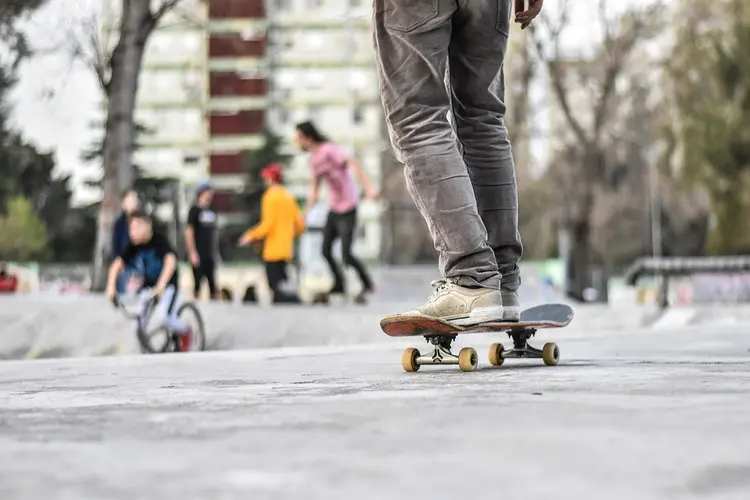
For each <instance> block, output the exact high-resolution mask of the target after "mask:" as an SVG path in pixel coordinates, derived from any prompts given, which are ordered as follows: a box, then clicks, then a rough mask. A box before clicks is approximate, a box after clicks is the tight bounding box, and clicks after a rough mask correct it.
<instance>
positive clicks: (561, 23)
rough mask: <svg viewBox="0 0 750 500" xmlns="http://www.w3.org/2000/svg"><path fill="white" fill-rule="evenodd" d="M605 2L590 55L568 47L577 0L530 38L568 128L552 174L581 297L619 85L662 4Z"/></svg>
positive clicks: (571, 275)
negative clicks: (615, 7)
mask: <svg viewBox="0 0 750 500" xmlns="http://www.w3.org/2000/svg"><path fill="white" fill-rule="evenodd" d="M608 3H609V2H607V1H606V0H599V1H598V11H597V13H598V23H597V25H598V27H599V28H600V29H601V30H602V40H601V42H600V44H599V46H597V47H596V50H593V51H590V53H589V54H586V55H578V56H572V55H571V54H569V53H568V54H566V53H565V51H564V48H563V40H564V38H565V37H566V35H568V34H569V33H570V32H571V23H570V21H571V18H572V15H573V13H572V9H573V8H575V4H576V2H575V1H574V0H561V1H560V2H559V6H558V10H559V14H558V15H556V16H550V15H548V14H545V16H544V17H542V26H543V27H544V28H545V30H544V31H545V32H546V33H545V34H542V33H541V32H540V30H539V29H538V28H532V38H533V44H534V46H535V48H536V53H537V55H538V56H539V58H540V60H541V61H542V62H543V64H544V67H545V68H546V70H547V73H548V76H549V83H550V86H551V92H552V94H553V96H554V98H555V103H556V105H557V107H558V108H559V113H560V115H561V117H562V122H563V129H564V130H565V131H569V135H568V136H567V137H564V138H563V141H564V146H563V148H562V150H563V154H562V156H561V157H560V161H557V162H556V163H555V165H553V167H552V171H551V174H552V175H553V176H554V180H555V185H556V186H557V189H558V193H557V194H558V201H559V207H558V210H557V213H558V217H559V220H558V223H559V225H560V227H561V229H562V230H563V231H564V233H565V234H566V236H567V240H568V241H569V244H570V257H569V262H568V273H567V274H568V279H569V284H568V287H569V290H568V291H569V293H570V294H571V295H573V296H574V297H579V298H580V297H582V295H583V290H584V289H585V288H586V287H588V286H589V278H590V269H591V264H592V256H593V254H592V218H591V217H592V213H593V210H594V205H595V201H596V196H595V195H596V187H597V186H598V185H599V184H600V183H601V182H602V179H603V176H604V175H605V173H606V170H607V154H606V152H607V148H608V147H609V145H610V143H611V142H612V137H611V133H610V131H611V130H612V126H613V121H615V119H616V117H617V116H618V114H619V113H618V109H617V107H618V106H619V105H621V104H622V103H623V100H622V99H615V97H616V95H617V87H618V83H619V82H620V81H621V78H622V77H623V75H625V74H626V73H627V71H628V69H629V64H630V62H631V56H632V55H633V54H634V52H635V51H636V49H637V48H638V47H639V44H640V43H641V42H642V41H644V40H645V39H647V38H649V37H651V36H653V35H654V34H655V33H656V31H657V30H656V27H657V26H658V19H659V16H658V15H657V14H658V12H659V9H660V6H659V5H658V4H652V5H650V6H648V7H645V8H640V9H633V10H629V11H626V12H625V13H623V14H619V15H614V16H613V15H610V14H609V12H608V11H607V4H608ZM532 27H533V25H532ZM555 111H557V110H555Z"/></svg>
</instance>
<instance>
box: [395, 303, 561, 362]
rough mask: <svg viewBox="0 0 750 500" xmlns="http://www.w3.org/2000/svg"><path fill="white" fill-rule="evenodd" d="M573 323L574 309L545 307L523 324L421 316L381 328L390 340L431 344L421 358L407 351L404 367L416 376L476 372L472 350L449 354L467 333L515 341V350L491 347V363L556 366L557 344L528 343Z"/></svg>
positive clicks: (399, 317) (527, 314)
mask: <svg viewBox="0 0 750 500" xmlns="http://www.w3.org/2000/svg"><path fill="white" fill-rule="evenodd" d="M572 320H573V309H571V307H570V306H567V305H565V304H543V305H539V306H535V307H531V308H529V309H526V310H525V311H523V312H521V319H520V321H491V322H487V323H480V324H478V325H473V326H459V325H454V324H453V323H450V322H448V321H443V320H439V319H434V318H429V317H425V316H420V315H403V314H400V315H393V316H386V317H385V318H383V319H382V320H381V321H380V328H381V329H382V330H383V332H385V333H386V334H387V335H389V336H391V337H416V336H422V337H424V338H425V339H426V340H427V342H429V343H430V344H432V352H430V353H428V354H424V355H423V354H421V353H420V352H419V350H417V349H415V348H414V347H409V348H407V349H406V350H404V352H403V354H402V355H401V366H402V367H403V369H404V370H405V371H407V372H415V371H417V370H419V367H420V366H422V365H445V364H451V365H458V367H459V368H460V369H461V371H464V372H472V371H474V370H476V369H477V365H478V364H479V358H478V356H477V351H476V350H475V349H474V348H473V347H464V348H463V349H461V351H460V352H459V353H458V356H456V355H455V354H453V353H452V352H451V350H450V347H451V344H452V343H453V341H454V340H455V339H456V336H457V335H461V334H466V333H489V332H503V331H504V332H506V333H507V334H508V337H510V338H512V339H513V348H512V349H509V350H507V351H506V350H505V347H504V346H503V344H500V343H496V344H492V345H491V346H490V350H489V361H490V364H492V365H493V366H500V365H502V364H503V362H504V361H505V360H506V359H508V358H541V359H542V361H544V364H545V365H547V366H554V365H556V364H557V362H558V361H559V360H560V349H559V348H558V347H557V344H555V343H554V342H548V343H546V344H544V347H543V348H542V349H537V348H536V347H532V346H531V345H529V343H528V340H529V339H530V338H531V337H533V336H534V335H535V334H536V332H537V330H541V329H544V328H562V327H564V326H567V325H568V324H569V323H570V322H571V321H572Z"/></svg>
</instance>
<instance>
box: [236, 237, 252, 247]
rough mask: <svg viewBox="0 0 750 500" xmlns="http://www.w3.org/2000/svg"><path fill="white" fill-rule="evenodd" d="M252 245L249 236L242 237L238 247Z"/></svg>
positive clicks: (238, 241)
mask: <svg viewBox="0 0 750 500" xmlns="http://www.w3.org/2000/svg"><path fill="white" fill-rule="evenodd" d="M249 243H250V238H248V237H247V236H243V237H241V238H240V239H239V240H237V246H238V247H244V246H246V245H248V244H249Z"/></svg>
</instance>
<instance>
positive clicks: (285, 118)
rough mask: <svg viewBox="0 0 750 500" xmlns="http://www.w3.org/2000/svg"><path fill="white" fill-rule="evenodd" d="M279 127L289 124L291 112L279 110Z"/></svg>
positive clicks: (283, 109) (284, 109)
mask: <svg viewBox="0 0 750 500" xmlns="http://www.w3.org/2000/svg"><path fill="white" fill-rule="evenodd" d="M278 113H279V114H278V117H279V125H286V124H287V123H289V110H288V109H286V108H279V111H278Z"/></svg>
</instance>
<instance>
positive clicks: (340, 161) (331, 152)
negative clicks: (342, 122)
mask: <svg viewBox="0 0 750 500" xmlns="http://www.w3.org/2000/svg"><path fill="white" fill-rule="evenodd" d="M326 158H327V160H328V163H329V164H330V165H333V166H335V167H337V168H341V167H343V166H344V165H345V164H346V162H347V161H348V160H349V157H348V156H347V155H346V153H344V152H343V151H342V150H341V149H340V148H339V147H338V146H335V145H333V144H330V143H329V144H328V148H327V151H326Z"/></svg>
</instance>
